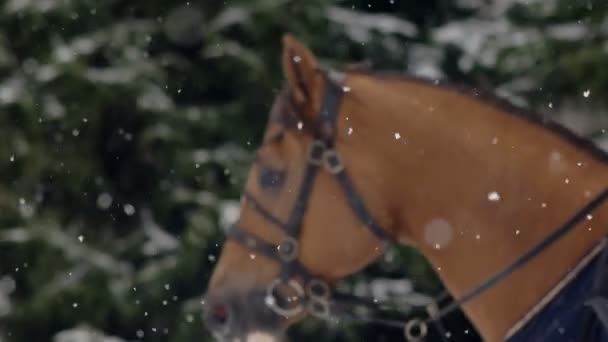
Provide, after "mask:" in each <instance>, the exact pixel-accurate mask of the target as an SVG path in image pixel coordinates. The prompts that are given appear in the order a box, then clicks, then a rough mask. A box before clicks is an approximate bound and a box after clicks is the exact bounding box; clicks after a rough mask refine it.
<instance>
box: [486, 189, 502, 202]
mask: <svg viewBox="0 0 608 342" xmlns="http://www.w3.org/2000/svg"><path fill="white" fill-rule="evenodd" d="M488 201H490V202H498V201H500V194H499V193H498V192H496V191H491V192H489V193H488Z"/></svg>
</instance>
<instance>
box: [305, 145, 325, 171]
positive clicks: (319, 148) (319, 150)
mask: <svg viewBox="0 0 608 342" xmlns="http://www.w3.org/2000/svg"><path fill="white" fill-rule="evenodd" d="M326 149H327V146H326V145H325V143H324V142H323V141H321V140H315V141H313V142H312V143H311V144H310V145H309V146H308V162H309V163H311V164H313V165H321V164H322V163H323V153H324V152H325V150H326Z"/></svg>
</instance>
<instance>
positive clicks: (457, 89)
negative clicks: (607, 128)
mask: <svg viewBox="0 0 608 342" xmlns="http://www.w3.org/2000/svg"><path fill="white" fill-rule="evenodd" d="M345 72H346V73H348V74H353V75H363V76H368V77H373V78H376V79H380V80H396V81H402V82H413V83H420V84H423V85H427V86H433V87H440V88H442V89H445V90H447V91H449V92H452V93H457V94H460V95H464V96H466V97H469V98H472V99H475V100H476V101H481V102H482V103H484V104H488V105H490V106H492V107H495V108H498V109H500V110H501V111H503V112H506V113H509V114H512V115H515V116H517V117H519V118H522V119H524V120H526V121H528V122H530V123H532V124H534V125H538V126H540V127H543V128H545V129H548V130H550V131H552V132H554V133H556V134H557V135H559V136H561V137H563V138H564V139H565V140H567V141H569V142H570V143H572V144H574V145H575V146H577V147H579V148H581V149H582V150H585V151H587V152H589V153H591V155H592V156H593V157H595V158H597V159H598V160H600V161H603V162H608V152H607V151H605V150H603V149H601V148H600V147H599V146H597V145H596V144H595V143H594V142H593V141H592V140H590V139H588V138H585V137H582V136H580V135H578V134H576V133H574V132H573V131H572V130H570V129H569V128H567V127H565V126H564V125H562V124H560V123H558V122H556V121H553V120H550V119H549V118H547V117H545V116H543V115H542V114H541V113H539V112H536V111H534V110H532V109H530V108H524V107H520V106H517V105H515V104H513V103H511V102H509V101H507V100H506V99H504V98H501V97H498V96H497V95H496V94H494V93H492V92H490V91H488V90H485V89H478V88H474V87H471V86H469V85H467V84H464V83H457V82H445V81H438V80H431V79H428V78H423V77H419V76H414V75H411V74H401V73H397V72H391V71H374V70H371V69H369V68H367V67H350V68H346V69H345Z"/></svg>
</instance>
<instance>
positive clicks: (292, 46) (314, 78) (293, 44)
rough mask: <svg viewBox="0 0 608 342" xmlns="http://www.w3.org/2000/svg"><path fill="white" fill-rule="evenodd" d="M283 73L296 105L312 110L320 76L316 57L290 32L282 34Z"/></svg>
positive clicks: (315, 100)
mask: <svg viewBox="0 0 608 342" xmlns="http://www.w3.org/2000/svg"><path fill="white" fill-rule="evenodd" d="M282 64H283V73H284V75H285V78H286V79H287V82H288V83H289V87H290V89H291V91H292V94H293V99H294V101H295V103H296V104H297V105H298V106H306V107H308V108H307V111H308V110H314V109H315V108H316V105H317V104H318V100H319V99H318V98H317V97H318V91H317V90H318V89H319V86H320V85H321V82H322V80H321V78H320V77H319V76H320V75H319V73H318V70H317V66H318V64H317V59H316V58H315V56H314V54H313V53H312V52H311V51H310V50H309V49H308V48H307V47H306V46H304V44H302V43H301V42H299V41H298V40H297V39H296V38H294V37H293V36H292V35H291V34H289V33H287V34H285V35H284V36H283V56H282Z"/></svg>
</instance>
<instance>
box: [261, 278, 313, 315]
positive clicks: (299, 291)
mask: <svg viewBox="0 0 608 342" xmlns="http://www.w3.org/2000/svg"><path fill="white" fill-rule="evenodd" d="M281 285H286V286H287V287H288V288H289V289H290V290H293V292H295V293H296V296H297V297H298V299H299V300H300V299H302V298H303V297H304V289H303V288H302V286H301V285H300V284H299V283H298V282H297V281H295V280H293V279H291V280H288V281H287V282H284V281H283V280H281V279H280V278H276V279H274V280H273V281H272V283H270V285H268V288H267V289H266V298H265V299H264V303H265V304H266V306H268V307H269V308H270V309H271V310H272V311H273V312H274V313H276V314H278V315H280V316H284V317H287V318H289V317H291V316H295V315H297V314H299V313H301V312H302V311H303V310H304V306H303V305H302V303H298V305H296V306H295V307H293V308H291V309H290V308H288V307H284V308H283V307H281V306H280V305H279V303H278V301H277V297H276V296H275V292H276V290H277V289H278V288H279V286H281Z"/></svg>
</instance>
